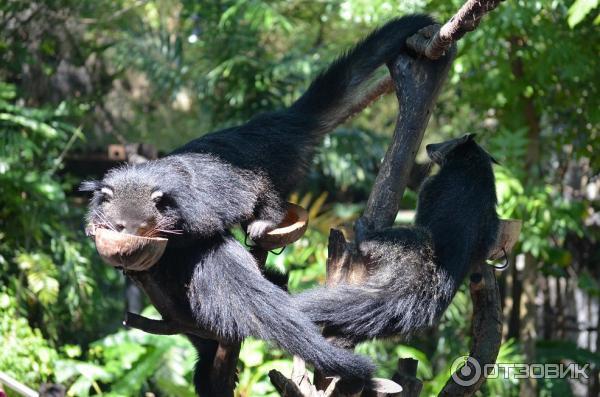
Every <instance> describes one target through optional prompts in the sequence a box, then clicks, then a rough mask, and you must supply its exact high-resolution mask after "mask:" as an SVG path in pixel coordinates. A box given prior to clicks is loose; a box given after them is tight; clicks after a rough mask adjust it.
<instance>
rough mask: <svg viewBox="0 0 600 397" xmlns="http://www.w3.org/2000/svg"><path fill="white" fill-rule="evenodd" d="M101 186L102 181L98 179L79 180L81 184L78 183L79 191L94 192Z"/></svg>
mask: <svg viewBox="0 0 600 397" xmlns="http://www.w3.org/2000/svg"><path fill="white" fill-rule="evenodd" d="M101 188H102V183H101V182H100V181H83V182H81V185H79V191H80V192H95V191H96V190H100V189H101Z"/></svg>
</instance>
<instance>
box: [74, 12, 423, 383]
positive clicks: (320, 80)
mask: <svg viewBox="0 0 600 397" xmlns="http://www.w3.org/2000/svg"><path fill="white" fill-rule="evenodd" d="M433 22H434V21H433V20H432V19H431V18H430V17H428V16H423V15H414V16H407V17H404V18H400V19H396V20H393V21H391V22H390V23H388V24H386V25H385V26H384V27H382V28H381V29H379V30H376V31H375V32H373V33H372V34H371V35H369V36H368V37H367V38H366V39H364V40H363V41H362V42H361V43H359V44H358V45H357V46H356V47H355V48H354V49H352V50H351V51H349V52H348V53H347V54H346V55H344V56H342V57H341V58H339V59H338V60H337V61H335V62H334V63H333V64H332V65H331V66H330V68H329V69H327V71H325V72H324V73H323V74H321V75H320V76H319V77H317V78H316V79H315V81H314V82H313V83H312V84H311V86H310V87H309V88H308V90H307V92H306V93H305V94H304V95H303V96H302V97H301V98H300V99H299V100H298V101H297V102H296V103H294V104H293V105H292V106H291V107H290V108H288V109H285V110H282V111H278V112H274V113H268V114H262V115H259V116H257V117H255V118H253V119H252V120H250V121H249V122H247V123H246V124H244V125H241V126H238V127H233V128H229V129H226V130H222V131H218V132H215V133H212V134H208V135H205V136H203V137H201V138H199V139H196V140H194V141H191V142H189V143H188V144H186V145H184V146H182V147H181V148H179V149H177V150H175V151H174V152H173V153H171V154H170V155H169V156H167V157H165V158H162V159H159V160H153V161H148V162H146V163H142V164H136V165H130V166H125V167H121V168H118V169H115V170H112V171H110V172H109V173H108V174H107V175H106V176H105V177H104V179H103V180H102V182H86V183H84V184H82V186H81V189H82V190H86V191H93V192H94V195H93V198H92V201H91V204H90V211H89V215H88V221H89V223H90V224H91V225H92V230H91V231H92V232H93V228H94V227H107V228H113V229H116V230H119V231H123V232H127V233H132V234H138V235H145V236H154V235H165V236H168V237H169V245H168V248H167V251H166V253H165V254H164V256H163V257H162V258H161V261H160V264H159V266H156V269H155V270H154V271H160V272H161V275H160V276H161V277H162V278H163V279H164V280H165V283H167V282H169V283H173V284H172V285H170V286H169V289H170V290H173V291H174V292H176V293H177V292H180V291H182V289H183V286H184V285H186V286H188V290H187V294H185V295H183V294H180V295H181V296H179V297H178V299H179V300H180V304H181V305H182V306H187V307H189V310H190V312H191V314H192V315H193V316H194V318H195V319H196V320H197V321H198V323H200V324H201V325H202V326H205V327H209V328H210V329H211V330H213V331H215V332H218V333H220V334H221V335H222V336H223V337H226V338H229V339H233V340H241V339H243V338H244V337H246V336H248V335H253V336H256V337H259V338H263V339H268V340H272V341H274V342H276V343H277V344H278V345H280V346H281V347H283V348H284V349H286V350H288V351H290V352H292V353H295V354H298V355H299V356H301V357H303V358H304V359H306V361H308V362H310V363H313V364H314V365H315V366H316V367H317V368H319V369H321V370H323V371H325V372H326V373H329V374H339V375H342V376H343V377H346V378H350V379H360V380H361V381H366V380H367V379H369V378H370V374H371V371H372V365H371V364H370V362H369V361H368V360H366V359H364V358H361V357H357V356H354V355H353V354H351V353H349V352H346V351H344V350H340V349H338V348H335V347H333V346H332V345H330V344H328V343H326V342H325V340H324V339H323V338H322V337H321V335H320V333H319V331H318V329H317V328H316V327H315V326H314V325H312V323H311V322H310V320H309V319H308V318H307V317H306V316H304V315H303V314H302V313H301V312H300V311H298V310H297V309H295V308H294V306H293V305H292V303H291V299H290V298H289V295H287V294H286V293H285V292H284V291H283V290H281V289H279V288H276V287H275V286H273V285H272V284H271V283H269V282H268V281H267V280H266V279H265V278H263V277H262V276H261V275H260V273H259V272H258V271H257V269H256V264H255V263H254V260H253V258H252V256H251V255H249V254H248V253H247V252H246V251H245V250H244V248H243V247H242V246H241V245H240V244H238V243H236V242H235V241H234V240H233V239H232V238H231V237H230V236H229V235H228V232H227V230H228V229H229V228H231V227H232V226H233V225H235V224H237V223H241V224H242V225H244V226H247V231H248V234H249V235H250V237H252V238H257V237H260V236H261V235H263V234H264V233H266V232H268V231H270V230H271V229H273V228H274V227H275V226H276V225H277V224H278V223H279V222H280V221H281V220H282V218H283V216H284V214H285V209H284V205H283V203H284V198H285V197H286V196H287V195H288V194H289V193H290V191H291V190H292V189H294V188H295V187H296V186H297V184H298V182H299V181H300V180H301V178H302V177H303V175H304V173H305V171H306V168H307V166H308V164H309V163H310V160H311V158H312V156H313V153H314V151H315V147H316V145H317V144H318V142H319V139H320V137H321V136H322V135H323V134H325V133H327V132H328V131H330V130H332V129H333V128H334V127H335V126H336V125H338V124H339V123H340V122H342V121H343V120H344V119H345V118H346V117H347V116H348V115H349V111H350V109H352V108H353V105H354V104H356V103H359V102H361V101H362V100H363V98H361V94H362V93H363V92H364V89H365V86H366V84H368V82H369V79H370V77H371V76H372V75H373V73H374V72H375V70H376V69H377V68H378V67H379V66H381V65H383V64H384V63H386V62H388V61H391V60H392V59H393V58H394V57H395V56H396V55H398V54H399V53H400V52H402V51H403V50H405V40H406V38H407V37H408V36H410V35H412V34H414V33H416V32H417V31H418V30H419V29H421V28H423V27H425V26H427V25H430V24H432V23H433ZM193 342H194V345H196V347H197V348H198V349H199V350H200V353H201V354H202V351H205V353H206V352H208V353H209V354H210V351H212V350H211V349H214V344H210V343H203V342H202V341H200V340H193ZM209 361H210V360H209ZM206 362H207V361H206V360H205V361H201V362H200V363H199V365H198V369H197V373H196V376H195V379H196V386H197V389H198V391H199V392H202V391H203V389H202V387H203V385H202V382H201V379H200V378H201V371H202V369H203V368H205V369H206V368H208V364H206ZM204 392H205V393H209V392H207V391H206V390H204Z"/></svg>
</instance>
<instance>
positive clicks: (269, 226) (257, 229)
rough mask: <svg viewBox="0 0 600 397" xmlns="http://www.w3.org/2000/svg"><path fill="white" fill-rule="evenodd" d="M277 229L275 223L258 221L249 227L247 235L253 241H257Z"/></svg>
mask: <svg viewBox="0 0 600 397" xmlns="http://www.w3.org/2000/svg"><path fill="white" fill-rule="evenodd" d="M276 228H277V224H276V223H275V222H273V221H267V220H262V219H258V220H255V221H252V222H251V223H250V224H249V225H248V229H247V233H248V236H249V237H250V238H251V239H252V240H254V241H257V240H260V239H261V238H262V237H264V236H265V235H266V234H267V233H269V232H270V231H271V230H274V229H276Z"/></svg>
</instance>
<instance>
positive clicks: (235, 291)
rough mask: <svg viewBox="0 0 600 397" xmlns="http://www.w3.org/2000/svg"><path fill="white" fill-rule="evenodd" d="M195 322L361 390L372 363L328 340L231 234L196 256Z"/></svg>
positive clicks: (192, 295)
mask: <svg viewBox="0 0 600 397" xmlns="http://www.w3.org/2000/svg"><path fill="white" fill-rule="evenodd" d="M188 298H189V300H190V305H191V309H192V312H193V315H194V318H195V320H196V321H197V322H198V324H199V325H200V326H201V327H203V328H206V329H209V330H211V331H213V332H216V333H218V334H219V336H220V337H222V338H223V339H226V340H231V341H241V340H243V339H244V338H245V337H247V336H254V337H257V338H260V339H263V340H267V341H271V342H273V343H275V344H277V345H278V346H280V347H281V348H283V349H285V350H286V351H288V352H289V353H291V354H294V355H297V356H300V357H301V358H302V359H304V360H305V361H306V362H308V363H309V364H312V365H314V366H315V367H316V368H318V369H319V370H320V371H321V372H323V373H325V374H326V375H328V376H335V375H338V376H340V377H342V379H343V381H344V383H345V384H348V385H351V386H353V387H356V388H360V387H362V386H363V385H367V386H368V384H369V382H370V379H371V374H372V372H373V364H372V363H371V362H370V361H369V360H368V359H366V358H364V357H360V356H357V355H355V354H353V353H352V352H349V351H347V350H344V349H340V348H338V347H335V346H333V345H332V344H330V343H328V342H327V341H326V340H325V338H323V336H321V333H320V332H319V329H318V328H317V326H316V325H314V324H313V323H312V322H311V321H310V319H309V318H308V317H307V316H306V315H304V314H303V313H302V312H300V310H298V309H297V308H296V306H295V305H294V304H292V300H291V298H290V296H289V294H288V293H286V292H285V291H283V290H282V289H281V288H278V287H277V286H275V285H273V284H272V283H270V282H269V281H268V280H266V279H265V278H264V277H263V276H262V274H261V273H260V271H259V270H258V267H257V265H256V262H255V261H254V258H253V257H252V255H250V253H249V252H248V251H246V249H245V248H244V247H243V246H242V245H241V244H240V243H239V242H237V241H236V240H235V239H234V238H233V237H231V236H229V235H227V236H222V238H221V239H219V240H218V241H216V242H215V243H214V245H213V246H212V247H211V248H209V249H204V250H203V251H202V252H201V253H200V255H199V258H198V263H197V265H196V266H195V269H194V275H193V276H192V280H191V283H190V287H189V290H188Z"/></svg>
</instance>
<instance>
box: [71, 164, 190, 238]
mask: <svg viewBox="0 0 600 397" xmlns="http://www.w3.org/2000/svg"><path fill="white" fill-rule="evenodd" d="M80 190H81V191H88V192H92V194H93V195H92V198H91V200H90V205H89V210H88V214H87V220H88V227H87V228H86V232H87V233H88V234H90V235H93V234H94V230H95V229H97V228H104V229H110V230H113V231H117V232H121V233H128V234H134V235H138V236H144V237H158V236H164V235H165V234H169V235H172V234H181V231H180V230H178V229H180V228H179V227H178V219H179V217H178V215H177V211H176V210H175V209H174V206H173V205H172V202H171V200H170V199H169V196H168V194H167V192H164V191H163V190H161V188H160V187H159V186H158V184H156V183H152V179H150V180H149V179H148V178H140V175H139V172H136V170H134V169H128V168H127V167H123V168H119V169H116V170H114V171H111V172H109V173H108V174H107V175H106V176H105V177H104V179H103V180H102V181H86V182H83V183H82V184H81V186H80Z"/></svg>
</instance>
